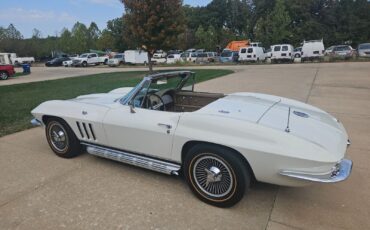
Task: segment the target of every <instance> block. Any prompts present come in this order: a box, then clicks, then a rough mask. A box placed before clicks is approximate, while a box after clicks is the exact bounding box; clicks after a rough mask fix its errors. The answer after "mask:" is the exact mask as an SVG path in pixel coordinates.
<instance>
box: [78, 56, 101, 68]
mask: <svg viewBox="0 0 370 230" xmlns="http://www.w3.org/2000/svg"><path fill="white" fill-rule="evenodd" d="M100 63H101V59H100V58H99V55H98V54H97V53H84V54H81V55H80V56H79V57H77V58H75V59H74V60H73V66H82V67H87V66H89V65H99V64H100Z"/></svg>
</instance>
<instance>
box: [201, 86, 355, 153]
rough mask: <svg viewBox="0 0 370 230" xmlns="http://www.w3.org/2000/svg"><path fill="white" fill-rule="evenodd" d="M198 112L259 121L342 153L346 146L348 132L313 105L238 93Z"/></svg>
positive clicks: (260, 123) (335, 120) (280, 98)
mask: <svg viewBox="0 0 370 230" xmlns="http://www.w3.org/2000/svg"><path fill="white" fill-rule="evenodd" d="M197 112H198V113H205V114H208V115H217V116H223V117H229V118H232V119H238V120H241V121H248V122H253V123H257V124H259V125H262V126H265V127H269V128H272V129H276V130H280V131H282V132H286V133H288V134H289V135H294V136H297V137H300V138H303V139H305V140H307V141H309V142H312V143H314V144H316V145H319V146H320V147H322V148H324V149H326V150H327V151H330V152H335V153H340V154H343V155H344V153H345V149H346V146H347V140H348V135H347V132H346V130H345V129H344V127H343V125H342V124H341V123H340V122H339V121H338V120H337V119H336V118H334V117H333V116H331V115H330V114H328V113H326V112H325V111H323V110H321V109H319V108H316V107H314V106H311V105H308V104H305V103H302V102H299V101H296V100H291V99H287V98H283V97H277V96H272V95H265V94H257V93H235V94H230V95H227V96H226V97H224V98H221V99H219V100H217V101H215V102H213V103H211V104H209V105H207V106H205V107H203V108H202V109H200V110H198V111H197Z"/></svg>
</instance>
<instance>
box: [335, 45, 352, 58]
mask: <svg viewBox="0 0 370 230" xmlns="http://www.w3.org/2000/svg"><path fill="white" fill-rule="evenodd" d="M330 56H331V57H334V58H345V59H348V58H352V57H354V56H355V52H354V49H353V48H352V47H351V46H348V45H339V46H335V47H334V48H333V51H332V52H331V53H330Z"/></svg>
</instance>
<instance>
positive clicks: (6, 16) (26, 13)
mask: <svg viewBox="0 0 370 230" xmlns="http://www.w3.org/2000/svg"><path fill="white" fill-rule="evenodd" d="M0 20H6V21H10V22H13V23H23V22H28V23H29V22H45V21H48V20H53V21H59V22H75V21H77V18H76V17H75V16H73V15H70V14H69V13H67V12H57V13H56V12H54V11H41V10H34V9H24V8H10V9H2V10H0Z"/></svg>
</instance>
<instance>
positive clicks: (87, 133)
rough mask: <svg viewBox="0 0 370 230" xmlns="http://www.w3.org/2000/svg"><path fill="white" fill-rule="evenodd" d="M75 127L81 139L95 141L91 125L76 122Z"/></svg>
mask: <svg viewBox="0 0 370 230" xmlns="http://www.w3.org/2000/svg"><path fill="white" fill-rule="evenodd" d="M76 125H77V128H78V131H79V132H80V135H81V137H82V138H83V139H88V140H94V141H96V136H95V132H94V128H93V125H92V124H91V123H87V124H86V123H85V122H81V123H80V122H78V121H76Z"/></svg>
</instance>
